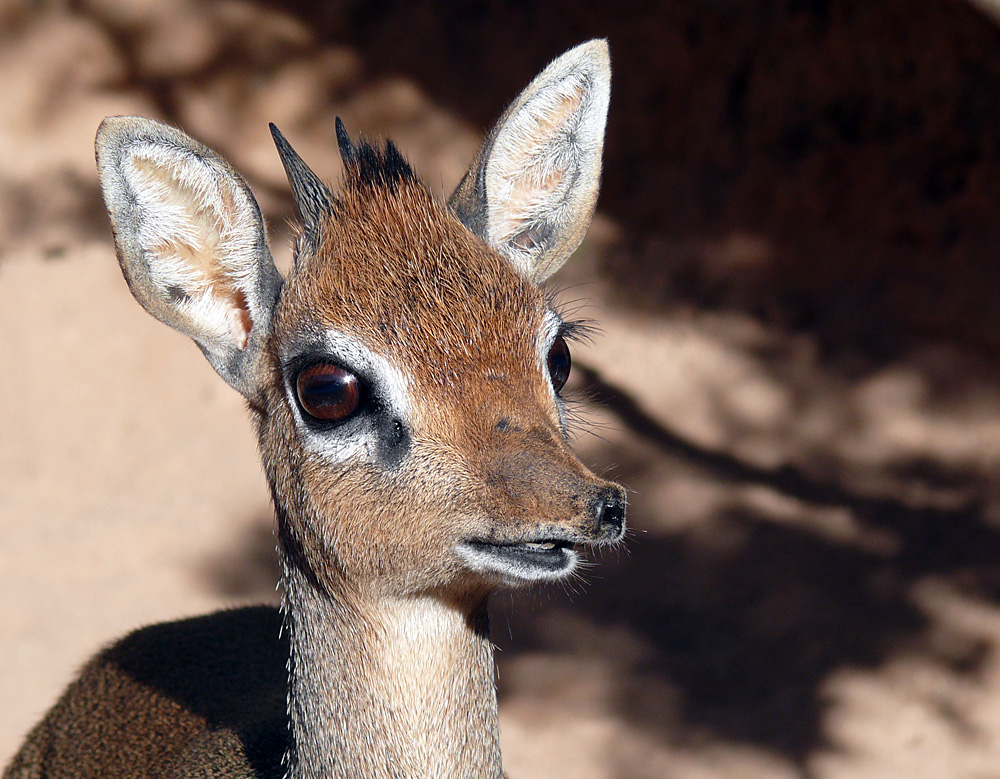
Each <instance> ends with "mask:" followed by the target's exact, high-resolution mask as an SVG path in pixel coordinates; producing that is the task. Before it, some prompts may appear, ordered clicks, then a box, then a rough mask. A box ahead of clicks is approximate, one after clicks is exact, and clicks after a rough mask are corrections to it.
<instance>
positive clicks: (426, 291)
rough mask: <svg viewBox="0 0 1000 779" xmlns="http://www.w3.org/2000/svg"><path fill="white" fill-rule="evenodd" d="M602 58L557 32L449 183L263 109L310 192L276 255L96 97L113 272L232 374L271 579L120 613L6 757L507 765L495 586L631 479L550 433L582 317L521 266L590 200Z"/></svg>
mask: <svg viewBox="0 0 1000 779" xmlns="http://www.w3.org/2000/svg"><path fill="white" fill-rule="evenodd" d="M609 84H610V66H609V61H608V51H607V46H606V44H605V43H604V42H603V41H591V42H589V43H585V44H583V45H581V46H578V47H577V48H575V49H572V50H571V51H569V52H567V53H566V54H564V55H563V56H562V57H560V58H559V59H557V60H556V61H555V62H553V63H552V64H551V65H549V66H548V67H547V68H546V69H545V70H544V71H543V72H542V73H541V74H540V75H539V76H538V77H537V78H536V79H535V80H534V81H533V82H532V83H531V85H530V86H528V88H527V89H526V90H525V91H524V92H523V93H522V94H521V95H520V96H519V97H518V98H517V99H516V100H515V101H514V103H513V104H512V105H511V107H510V108H509V109H508V110H507V112H506V113H505V114H504V116H503V117H502V118H501V120H500V121H499V123H498V124H497V126H496V127H495V128H494V129H493V131H492V132H491V133H490V135H489V137H488V139H487V140H486V143H485V145H484V146H483V148H482V150H481V151H480V153H479V155H478V156H477V158H476V160H475V161H474V163H473V164H472V167H471V168H470V170H469V172H468V173H467V174H466V176H465V178H464V179H463V180H462V182H461V184H460V185H459V187H458V189H457V190H456V191H455V193H454V194H453V195H452V197H451V198H450V200H449V201H448V203H447V204H442V203H439V202H437V201H436V200H435V198H434V197H433V196H432V195H431V194H430V193H429V192H428V190H427V188H426V187H425V186H424V185H422V184H421V183H420V181H419V180H418V179H417V177H416V176H415V174H414V173H413V171H412V170H411V168H410V167H409V165H408V164H407V162H406V161H405V160H404V158H403V157H402V156H401V155H400V153H399V152H398V151H397V150H396V148H395V147H394V146H393V145H392V144H391V143H388V144H385V145H384V146H381V145H371V144H369V143H366V142H357V143H355V142H354V141H352V140H351V138H350V137H349V136H348V134H347V132H346V131H345V129H344V127H343V125H342V124H341V123H340V122H339V120H338V123H337V127H336V133H337V140H338V144H339V147H340V154H341V156H342V158H343V162H344V167H345V170H346V173H345V177H344V181H343V183H342V185H341V186H340V188H339V190H338V191H336V192H333V191H331V190H330V189H328V188H327V186H326V185H324V184H323V182H322V181H321V180H320V179H319V178H318V177H317V176H316V174H314V173H313V172H312V171H311V170H310V169H309V168H308V167H307V166H306V165H305V163H304V162H303V161H302V160H301V159H300V158H299V157H298V155H297V154H296V153H295V151H293V150H292V148H291V146H290V145H289V144H288V143H287V141H286V140H285V139H284V137H283V136H282V135H281V133H279V132H278V130H277V129H276V128H274V127H273V126H272V128H271V131H272V134H273V136H274V140H275V143H276V145H277V148H278V153H279V155H280V156H281V160H282V163H283V164H284V167H285V171H286V173H287V175H288V180H289V183H290V184H291V190H292V193H293V195H294V198H295V202H296V204H297V206H298V211H299V214H300V216H301V225H300V229H299V232H298V236H297V240H296V245H295V262H294V267H293V268H292V270H291V271H290V272H289V274H288V276H287V278H282V276H281V275H280V274H279V272H278V271H277V270H276V268H275V266H274V263H273V261H272V259H271V255H270V253H269V251H268V247H267V242H266V239H265V232H264V224H263V222H262V219H261V215H260V210H259V209H258V206H257V203H256V201H255V200H254V197H253V195H252V194H251V192H250V190H249V188H248V187H247V185H246V183H245V182H244V180H243V179H242V178H241V177H240V175H239V174H238V173H237V172H236V171H235V170H234V169H233V168H232V167H231V166H230V165H229V164H228V163H227V162H226V161H225V160H223V159H222V158H221V157H220V156H219V155H217V154H216V153H215V152H213V151H211V150H210V149H207V148H206V147H204V146H202V145H201V144H199V143H198V142H196V141H194V140H193V139H191V138H189V137H188V136H187V135H185V134H183V133H181V132H179V131H178V130H175V129H172V128H170V127H166V126H164V125H161V124H158V123H156V122H153V121H150V120H147V119H139V118H134V117H114V118H109V119H107V120H105V121H104V123H103V124H102V125H101V127H100V129H99V130H98V134H97V164H98V169H99V171H100V179H101V186H102V188H103V192H104V198H105V202H106V203H107V208H108V211H109V213H110V215H111V223H112V226H113V229H114V236H115V244H116V247H117V252H118V259H119V262H120V264H121V267H122V271H123V273H124V275H125V278H126V280H127V281H128V285H129V287H130V289H131V290H132V293H133V295H134V296H135V297H136V299H137V300H138V301H139V302H140V303H141V304H142V305H143V306H144V307H145V308H146V310H147V311H149V312H150V313H151V314H152V315H153V316H155V317H156V318H157V319H159V320H161V321H162V322H165V323H166V324H168V325H170V326H171V327H173V328H175V329H177V330H179V331H180V332H182V333H184V334H185V335H188V336H190V337H191V338H193V339H194V340H195V342H196V343H197V344H198V346H199V347H200V348H201V350H202V351H203V352H204V354H205V356H206V357H207V358H208V360H209V362H210V363H211V364H212V366H213V367H214V368H215V370H216V371H217V372H218V373H219V374H220V375H221V376H222V378H224V379H225V380H226V381H227V382H228V383H229V384H230V385H232V386H233V387H234V388H235V389H236V390H238V391H239V392H240V393H242V394H243V396H244V397H245V398H246V402H247V406H248V408H249V409H250V414H251V416H252V418H253V421H254V424H255V426H256V429H257V433H258V437H259V445H260V452H261V456H262V459H263V462H264V468H265V471H266V475H267V480H268V483H269V485H270V488H271V494H272V497H273V501H274V508H275V512H276V515H277V526H278V550H279V554H280V558H281V567H282V577H281V578H282V586H283V592H284V596H283V605H282V609H281V611H280V612H279V611H278V610H276V609H271V608H265V607H258V608H249V609H242V610H237V611H226V612H221V613H217V614H213V615H210V616H206V617H201V618H197V619H191V620H185V621H182V622H177V623H171V624H165V625H156V626H153V627H150V628H146V629H144V630H140V631H138V632H136V633H134V634H132V635H130V636H128V637H126V638H125V639H123V640H121V641H120V642H119V643H117V644H115V645H113V646H112V647H111V648H110V649H107V650H106V651H104V652H102V653H101V654H99V655H98V656H97V657H96V658H94V659H93V660H91V661H90V663H89V664H88V665H87V666H86V667H85V669H84V670H83V672H82V674H81V676H80V678H79V679H78V680H77V681H76V682H74V683H73V684H72V685H71V686H70V688H69V689H68V691H67V692H66V693H65V694H64V695H63V697H62V699H61V700H60V701H59V702H58V703H56V705H55V707H54V708H53V709H52V710H51V711H50V712H49V714H48V715H47V716H46V718H45V719H44V720H43V721H42V722H41V723H40V724H39V725H38V726H37V727H36V728H35V729H34V730H33V731H32V732H31V734H30V735H29V736H28V739H27V742H26V743H25V744H24V746H23V747H22V748H21V751H20V752H19V753H18V754H17V756H16V757H15V758H14V762H13V763H12V764H11V766H9V767H8V769H7V771H6V773H5V774H4V776H5V777H7V778H8V779H15V778H16V779H21V778H22V777H67V779H68V778H69V777H72V778H73V779H85V778H86V777H112V776H114V777H145V776H156V777H177V779H180V778H181V777H264V776H267V777H280V776H288V777H292V778H293V779H302V778H304V777H315V778H317V779H318V778H319V777H323V778H324V779H328V778H330V777H350V779H362V778H363V777H372V778H375V777H378V778H380V779H381V778H383V777H421V778H422V779H444V778H447V777H454V778H456V779H457V778H458V777H462V778H465V777H491V778H493V779H497V778H498V777H500V776H502V772H503V769H502V766H501V759H500V743H499V736H498V728H497V701H496V689H495V668H494V664H493V651H492V645H491V643H490V639H489V631H488V624H487V601H488V599H489V597H490V594H491V593H493V592H494V591H496V590H498V589H500V588H504V587H517V586H520V585H524V584H528V583H532V582H538V581H546V580H556V579H560V578H563V577H566V576H568V575H569V574H571V573H572V572H573V571H574V569H575V568H576V566H577V564H578V561H579V555H580V554H581V547H593V546H600V545H608V544H614V543H616V542H617V541H619V539H621V537H622V534H623V532H624V522H625V495H624V492H623V490H622V488H621V487H619V486H617V485H615V484H612V483H610V482H607V481H604V480H602V479H599V478H597V477H596V476H595V475H594V474H592V473H591V472H590V471H588V470H587V468H586V467H584V466H583V465H582V464H581V463H580V461H579V460H578V459H577V458H576V457H575V456H574V454H573V453H572V451H571V450H570V448H569V446H568V444H567V439H566V413H565V405H564V400H563V397H562V394H561V393H562V391H563V385H564V384H565V383H566V380H567V376H568V374H569V370H570V353H569V349H568V348H567V345H566V344H567V340H569V339H570V338H571V336H572V335H573V331H574V324H573V323H572V322H569V321H566V320H565V319H564V318H563V317H562V316H560V314H559V313H558V312H557V311H556V310H555V309H554V308H553V305H552V302H551V297H550V296H549V295H547V294H546V293H545V291H543V290H542V289H541V287H540V286H539V285H540V284H541V283H542V282H544V281H545V279H546V278H548V277H549V276H550V275H551V274H552V273H553V272H554V271H555V270H556V269H557V268H559V267H560V265H562V263H563V262H564V261H565V260H566V259H567V258H568V257H569V255H570V254H571V253H572V252H573V250H574V249H575V248H576V247H577V245H578V244H579V243H580V241H581V240H582V238H583V235H584V232H585V231H586V228H587V225H588V223H589V221H590V219H591V217H592V215H593V211H594V204H595V200H596V197H597V190H598V183H599V178H600V168H601V153H602V147H603V136H604V126H605V120H606V117H607V108H608V96H609Z"/></svg>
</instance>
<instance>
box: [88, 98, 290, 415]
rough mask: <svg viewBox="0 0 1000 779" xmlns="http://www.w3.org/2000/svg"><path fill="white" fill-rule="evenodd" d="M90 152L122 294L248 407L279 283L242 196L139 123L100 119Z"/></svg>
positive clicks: (194, 145) (222, 166) (230, 180)
mask: <svg viewBox="0 0 1000 779" xmlns="http://www.w3.org/2000/svg"><path fill="white" fill-rule="evenodd" d="M96 151H97V168H98V173H99V176H100V180H101V189H102V191H103V193H104V202H105V204H106V205H107V208H108V214H109V215H110V217H111V227H112V230H113V232H114V237H115V247H116V250H117V253H118V262H119V264H120V265H121V268H122V273H124V275H125V279H126V281H127V282H128V285H129V288H130V289H131V290H132V294H133V295H134V296H135V298H136V300H138V301H139V302H140V303H141V304H142V306H143V307H144V308H145V309H146V310H147V311H148V312H149V313H150V314H152V315H153V316H155V317H156V318H157V319H159V320H160V321H161V322H164V323H166V324H168V325H170V326H171V327H173V328H174V329H176V330H179V331H180V332H182V333H184V334H185V335H188V336H190V337H191V338H193V339H194V340H195V341H196V342H197V344H198V345H199V346H200V347H201V349H202V351H203V352H204V353H205V356H206V357H207V358H208V360H209V362H210V363H211V364H212V366H213V367H214V368H215V369H216V371H218V373H219V374H220V375H221V376H222V377H223V378H224V379H225V380H226V381H227V382H229V384H231V385H232V386H233V387H235V388H236V389H237V390H238V391H239V392H241V393H242V394H243V395H245V396H246V397H247V398H250V399H252V398H253V397H254V396H255V395H256V393H257V391H258V388H259V386H260V383H259V371H260V366H259V358H260V353H261V350H262V347H263V343H264V341H265V339H266V336H267V334H268V331H269V330H270V326H271V317H272V313H273V309H274V306H275V304H276V302H277V299H278V295H279V293H280V290H281V283H282V279H281V275H280V274H279V273H278V270H277V269H276V268H275V266H274V261H273V260H272V259H271V253H270V251H268V248H267V241H266V237H265V233H264V222H263V219H262V218H261V214H260V209H259V207H258V206H257V201H256V200H255V199H254V197H253V195H252V194H251V192H250V188H249V187H248V186H247V184H246V182H245V181H244V180H243V178H242V177H241V176H240V175H239V174H238V173H237V172H236V171H235V170H234V169H233V168H232V166H231V165H229V163H228V162H226V161H225V160H224V159H223V158H222V157H220V156H219V155H218V154H216V153H215V152H214V151H212V150H211V149H209V148H207V147H205V146H203V145H202V144H200V143H198V142H197V141H195V140H194V139H192V138H190V137H189V136H187V135H185V134H184V133H182V132H181V131H179V130H176V129H174V128H172V127H168V126H166V125H163V124H160V123H159V122H154V121H152V120H149V119H142V118H139V117H122V116H116V117H109V118H107V119H105V120H104V121H103V122H102V123H101V126H100V127H99V128H98V130H97V141H96Z"/></svg>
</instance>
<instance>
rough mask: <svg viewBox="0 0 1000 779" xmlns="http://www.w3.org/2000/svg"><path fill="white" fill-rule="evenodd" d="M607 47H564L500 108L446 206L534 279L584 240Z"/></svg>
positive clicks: (604, 102)
mask: <svg viewBox="0 0 1000 779" xmlns="http://www.w3.org/2000/svg"><path fill="white" fill-rule="evenodd" d="M610 92H611V63H610V59H609V56H608V44H607V41H604V40H593V41H589V42H587V43H584V44H581V45H579V46H577V47H576V48H574V49H570V50H569V51H568V52H566V53H565V54H563V55H562V56H561V57H559V59H557V60H556V61H555V62H553V63H552V64H550V65H549V66H548V67H547V68H545V70H543V71H542V72H541V73H540V74H539V75H538V76H537V77H536V78H535V80H534V81H532V82H531V84H529V85H528V88H527V89H525V90H524V92H522V93H521V94H520V95H519V96H518V98H517V99H516V100H515V101H514V102H513V103H512V104H511V106H510V107H509V108H508V109H507V111H506V112H505V113H504V115H503V117H502V118H501V119H500V121H499V122H497V125H496V127H494V128H493V131H492V132H491V133H490V135H489V137H488V138H487V139H486V142H485V143H484V144H483V147H482V149H481V150H480V152H479V155H478V156H477V157H476V160H475V161H474V162H473V163H472V167H471V168H470V169H469V172H468V173H466V174H465V178H464V179H462V182H461V183H460V184H459V185H458V188H457V189H456V190H455V193H454V194H453V195H452V196H451V199H450V200H449V201H448V205H449V206H450V207H451V209H452V211H453V212H454V213H455V215H456V216H458V218H459V219H461V220H462V222H463V223H464V224H465V226H466V227H468V228H469V229H470V230H472V232H474V233H476V234H477V235H479V236H480V237H481V238H483V239H484V240H485V241H486V242H487V243H488V244H490V245H491V246H493V247H494V248H495V249H497V250H498V251H499V252H500V253H501V254H503V255H505V256H506V257H507V258H508V259H510V261H511V262H512V263H513V264H514V266H515V267H516V268H517V269H518V271H520V272H521V274H522V275H524V276H525V277H526V278H528V279H530V280H531V281H534V282H535V283H538V282H541V281H543V280H544V279H546V278H548V277H549V276H551V275H552V274H553V273H555V272H556V271H557V270H558V269H559V268H560V267H561V266H562V264H563V263H564V262H565V261H566V260H567V259H568V258H569V255H570V254H572V253H573V251H574V250H575V249H576V247H577V246H579V245H580V242H581V241H582V240H583V236H584V234H585V233H586V232H587V227H588V226H589V225H590V220H591V218H592V217H593V215H594V206H595V204H596V202H597V190H598V187H599V185H600V179H601V154H602V152H603V150H604V126H605V124H606V122H607V116H608V100H609V98H610Z"/></svg>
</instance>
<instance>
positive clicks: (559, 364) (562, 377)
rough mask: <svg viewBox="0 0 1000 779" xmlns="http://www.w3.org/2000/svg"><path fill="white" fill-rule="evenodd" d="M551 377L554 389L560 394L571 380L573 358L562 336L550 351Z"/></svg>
mask: <svg viewBox="0 0 1000 779" xmlns="http://www.w3.org/2000/svg"><path fill="white" fill-rule="evenodd" d="M548 364H549V376H550V377H551V378H552V387H553V389H555V391H556V393H557V394H558V393H559V392H560V391H561V390H562V388H563V387H564V386H566V381H567V380H568V379H569V372H570V369H571V368H572V367H573V358H572V357H570V355H569V347H568V346H567V345H566V339H565V338H563V337H562V336H561V335H560V336H559V337H558V338H556V340H555V342H554V343H553V344H552V348H551V349H549V359H548Z"/></svg>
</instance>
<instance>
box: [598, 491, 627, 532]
mask: <svg viewBox="0 0 1000 779" xmlns="http://www.w3.org/2000/svg"><path fill="white" fill-rule="evenodd" d="M594 515H595V516H594V518H595V519H596V521H597V528H598V529H599V530H603V531H607V530H609V529H610V530H613V531H617V532H621V530H622V528H623V527H624V526H625V498H624V496H622V495H620V494H619V493H618V492H617V491H616V490H607V491H606V492H605V493H604V494H603V495H601V497H599V498H598V499H597V502H596V505H595V507H594Z"/></svg>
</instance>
